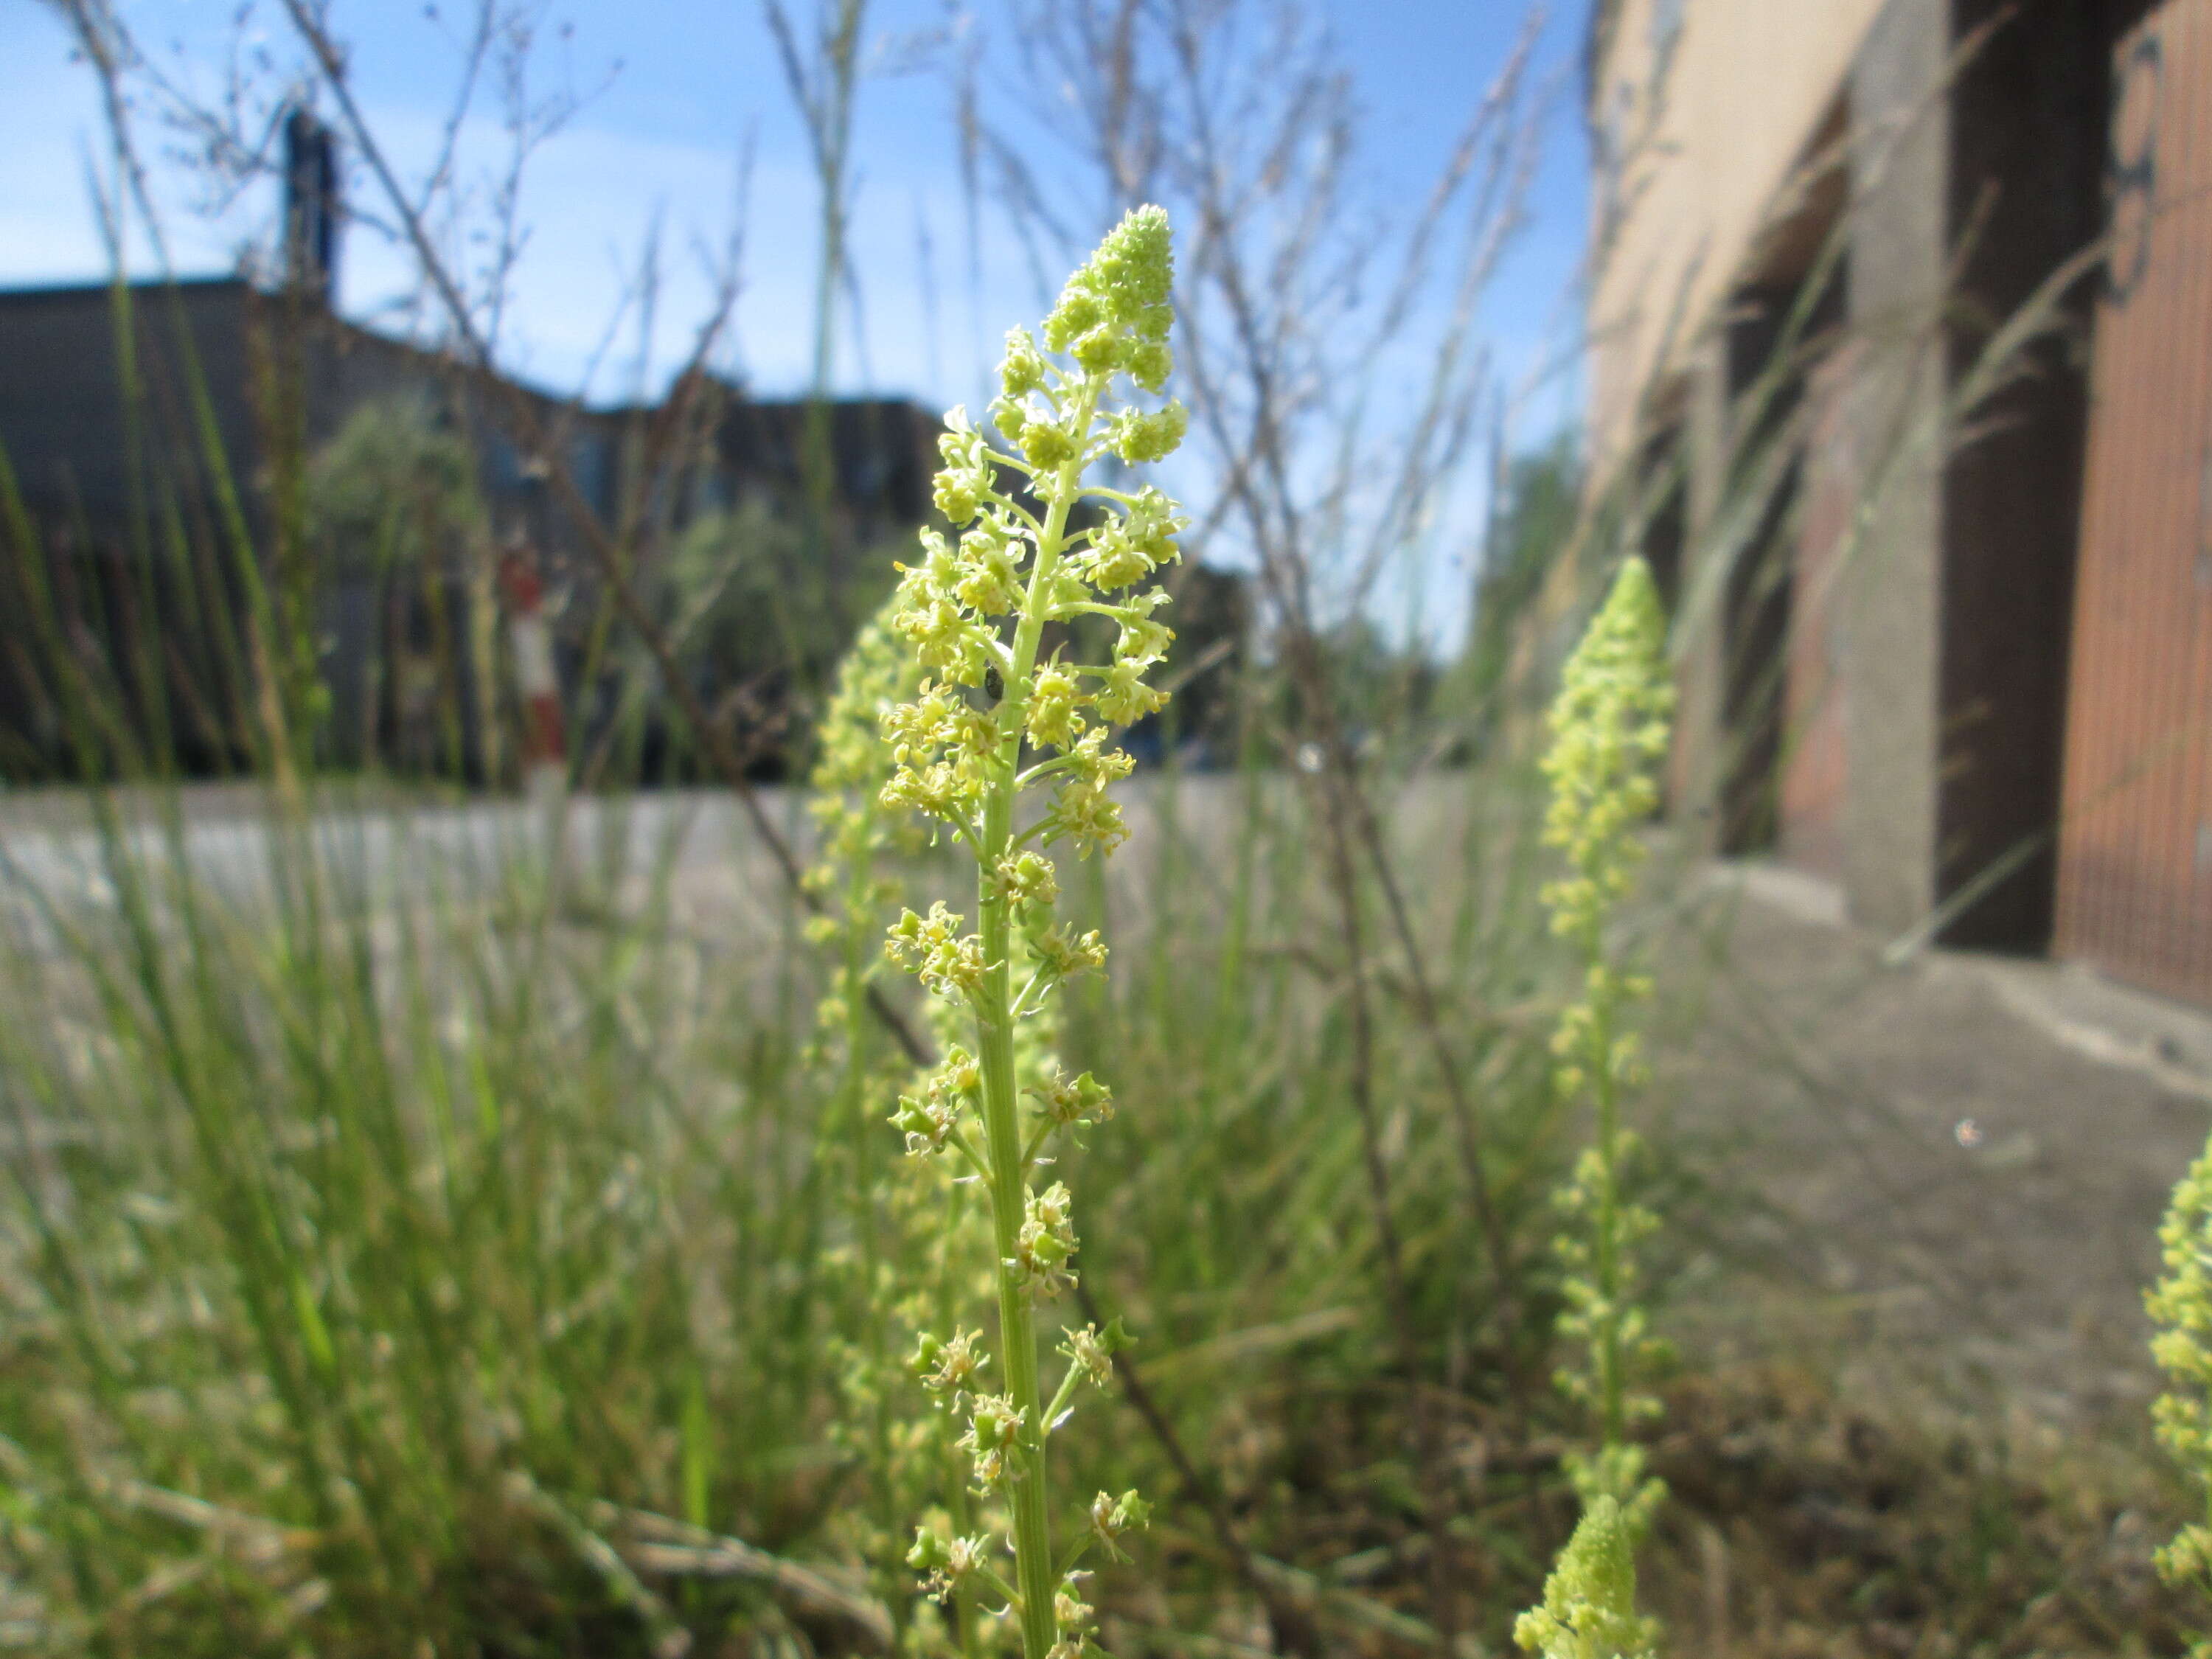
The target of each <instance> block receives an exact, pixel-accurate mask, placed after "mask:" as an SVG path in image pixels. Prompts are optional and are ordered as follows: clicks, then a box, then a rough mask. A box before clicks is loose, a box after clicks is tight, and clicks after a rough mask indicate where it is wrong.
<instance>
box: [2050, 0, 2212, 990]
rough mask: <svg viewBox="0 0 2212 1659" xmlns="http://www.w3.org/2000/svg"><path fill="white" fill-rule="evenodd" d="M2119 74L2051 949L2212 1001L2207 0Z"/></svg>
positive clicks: (2184, 0) (2210, 64)
mask: <svg viewBox="0 0 2212 1659" xmlns="http://www.w3.org/2000/svg"><path fill="white" fill-rule="evenodd" d="M2113 75H2114V81H2113V92H2114V106H2113V123H2112V161H2111V163H2110V188H2111V211H2112V226H2111V228H2112V250H2111V256H2110V266H2109V269H2110V276H2109V283H2108V290H2107V292H2106V296H2105V298H2104V300H2103V301H2102V303H2101V304H2100V307H2099V310H2098V314H2097V319H2096V342H2095V360H2094V362H2093V367H2092V370H2091V380H2090V399H2091V401H2090V414H2089V435H2088V456H2087V477H2086V479H2085V489H2084V495H2083V501H2082V525H2081V566H2080V571H2079V574H2078V578H2077V580H2076V584H2075V609H2074V637H2073V656H2072V663H2071V666H2070V670H2069V684H2068V698H2069V702H2068V713H2067V732H2066V763H2065V765H2066V772H2065V793H2064V802H2063V816H2062V819H2061V823H2060V831H2059V859H2058V921H2057V942H2056V944H2057V951H2058V953H2059V954H2061V955H2062V956H2065V957H2072V958H2075V959H2077V960H2081V961H2086V962H2089V963H2094V964H2096V965H2097V966H2098V967H2100V968H2102V969H2106V970H2107V971H2109V972H2111V973H2112V974H2113V975H2116V976H2118V977H2120V978H2123V979H2127V980H2130V981H2135V982H2136V983H2138V984H2142V985H2146V986H2149V987H2154V988H2156V989H2159V990H2162V991H2166V992H2168V993H2171V994H2176V995H2179V996H2184V997H2187V998H2190V999H2192V1000H2197V1001H2200V1002H2212V0H2165V3H2163V4H2160V5H2158V6H2156V7H2154V8H2153V9H2151V10H2150V12H2149V13H2148V15H2146V16H2145V17H2144V19H2143V21H2142V22H2141V23H2140V24H2139V25H2138V26H2137V27H2136V28H2134V29H2133V30H2131V31H2130V33H2128V34H2127V35H2126V36H2125V37H2124V39H2123V40H2121V41H2120V42H2119V44H2118V46H2117V48H2116V49H2115V53H2114V61H2113Z"/></svg>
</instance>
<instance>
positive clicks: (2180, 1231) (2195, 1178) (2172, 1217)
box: [2144, 1146, 2212, 1659]
mask: <svg viewBox="0 0 2212 1659" xmlns="http://www.w3.org/2000/svg"><path fill="white" fill-rule="evenodd" d="M2159 1243H2160V1249H2161V1255H2162V1256H2163V1259H2164V1262H2165V1271H2164V1273H2161V1274H2160V1277H2159V1280H2158V1282H2157V1283H2156V1284H2155V1285H2153V1286H2152V1287H2151V1289H2150V1291H2149V1292H2148V1295H2147V1296H2146V1297H2144V1303H2145V1305H2146V1306H2147V1307H2148V1310H2149V1312H2150V1316H2151V1319H2152V1321H2153V1322H2154V1323H2155V1324H2156V1325H2157V1326H2158V1327H2159V1330H2158V1334H2156V1335H2155V1336H2154V1338H2153V1339H2152V1340H2151V1352H2152V1355H2153V1357H2154V1358H2156V1359H2157V1361H2158V1364H2159V1368H2160V1370H2163V1371H2164V1372H2165V1373H2166V1377H2167V1379H2168V1383H2169V1386H2168V1388H2167V1389H2166V1392H2165V1393H2164V1394H2163V1395H2160V1396H2159V1398H2158V1401H2157V1402H2156V1403H2155V1404H2154V1406H2153V1407H2152V1418H2153V1420H2154V1422H2155V1424H2156V1425H2157V1429H2158V1438H2159V1443H2160V1444H2161V1445H2163V1446H2164V1447H2165V1448H2166V1450H2167V1451H2169V1452H2170V1453H2172V1455H2173V1458H2174V1461H2175V1462H2178V1463H2179V1464H2180V1465H2181V1467H2182V1469H2183V1471H2184V1472H2185V1474H2187V1476H2188V1478H2189V1480H2190V1483H2191V1485H2192V1486H2196V1487H2197V1488H2198V1491H2199V1496H2200V1498H2201V1500H2202V1501H2203V1503H2204V1504H2206V1506H2207V1518H2206V1520H2204V1521H2199V1522H2191V1523H2190V1524H2189V1525H2188V1526H2185V1527H2184V1528H2182V1529H2181V1531H2180V1532H2179V1534H2177V1535H2176V1536H2175V1537H2174V1539H2173V1540H2172V1542H2171V1543H2169V1544H2167V1545H2166V1547H2164V1548H2163V1549H2161V1550H2160V1552H2159V1555H2158V1568H2159V1571H2160V1573H2161V1574H2163V1575H2164V1576H2165V1577H2166V1580H2167V1581H2168V1582H2169V1583H2172V1584H2175V1585H2176V1586H2179V1587H2185V1588H2194V1589H2197V1590H2199V1591H2200V1592H2203V1593H2204V1594H2206V1595H2212V1146H2208V1147H2207V1148H2206V1150H2205V1152H2204V1153H2203V1156H2201V1157H2200V1158H2197V1161H2196V1163H2194V1164H2191V1165H2190V1168H2189V1172H2188V1174H2186V1175H2185V1176H2183V1177H2182V1178H2181V1181H2180V1182H2179V1184H2178V1185H2177V1186H2176V1187H2175V1188H2174V1189H2173V1201H2172V1205H2171V1206H2169V1207H2168V1209H2167V1210H2166V1219H2165V1221H2164V1223H2163V1224H2161V1225H2160V1228H2159ZM2191 1653H2192V1654H2193V1655H2195V1656H2197V1659H2204V1656H2207V1655H2212V1636H2206V1637H2203V1638H2199V1639H2198V1641H2197V1643H2196V1644H2194V1645H2193V1646H2192V1647H2191Z"/></svg>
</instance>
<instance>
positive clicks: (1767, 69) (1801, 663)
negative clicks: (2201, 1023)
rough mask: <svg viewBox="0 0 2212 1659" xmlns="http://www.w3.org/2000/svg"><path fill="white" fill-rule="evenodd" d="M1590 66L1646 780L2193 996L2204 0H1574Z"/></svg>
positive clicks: (1724, 835)
mask: <svg viewBox="0 0 2212 1659" xmlns="http://www.w3.org/2000/svg"><path fill="white" fill-rule="evenodd" d="M1588 97H1589V123H1590V130H1591V133H1592V136H1593V140H1594V149H1595V191H1594V197H1595V200H1594V225H1593V234H1594V241H1595V249H1594V265H1593V269H1592V272H1591V282H1590V288H1589V329H1590V336H1591V340H1592V370H1591V379H1590V385H1589V440H1590V444H1591V450H1592V456H1593V460H1594V462H1595V469H1594V470H1595V473H1596V475H1598V476H1599V477H1609V478H1610V479H1612V480H1613V490H1614V495H1613V499H1614V501H1615V503H1616V505H1615V507H1614V508H1613V510H1615V511H1619V512H1621V513H1625V515H1626V520H1627V522H1628V524H1629V525H1630V527H1631V533H1632V537H1633V538H1634V539H1635V540H1636V541H1637V542H1638V543H1639V544H1641V545H1642V546H1643V547H1644V550H1646V551H1647V552H1648V553H1649V554H1650V556H1651V558H1652V560H1653V562H1654V565H1655V568H1656V569H1657V571H1658V573H1659V574H1660V576H1661V578H1662V588H1664V590H1665V591H1666V592H1668V595H1669V597H1670V600H1671V602H1672V603H1673V605H1674V607H1675V610H1676V612H1677V615H1678V617H1679V619H1680V628H1679V631H1678V635H1677V637H1678V641H1679V642H1680V651H1681V659H1680V691H1681V724H1680V741H1679V744H1678V752H1677V754H1676V757H1675V760H1674V768H1673V773H1672V776H1671V779H1670V786H1671V788H1670V793H1671V797H1672V800H1673V804H1674V809H1675V810H1676V811H1678V812H1680V814H1681V815H1682V816H1683V817H1684V818H1685V819H1686V821H1687V822H1689V823H1692V824H1693V825H1696V826H1698V827H1699V830H1700V832H1701V833H1702V834H1703V835H1704V836H1705V838H1706V839H1707V841H1708V842H1709V844H1710V845H1711V846H1712V847H1713V848H1715V849H1716V850H1720V851H1726V852H1754V851H1759V852H1768V853H1771V854H1773V855H1775V856H1778V857H1779V858H1780V859H1782V860H1786V861H1788V862H1789V863H1791V864H1793V865H1796V866H1800V867H1802V868H1805V869H1808V870H1810V871H1814V872H1819V873H1820V874H1823V875H1826V876H1828V877H1831V878H1834V879H1835V880H1837V881H1838V883H1839V884H1841V886H1842V888H1843V890H1844V893H1845V895H1846V896H1847V898H1848V901H1849V904H1850V909H1851V911H1852V913H1853V914H1854V915H1856V916H1857V918H1859V919H1860V920H1862V921H1864V922H1866V923H1868V924H1869V925H1872V926H1874V927H1879V928H1882V929H1885V930H1888V931H1891V932H1893V933H1906V932H1909V931H1911V930H1914V929H1917V928H1922V927H1932V928H1933V931H1934V932H1935V933H1936V935H1937V936H1939V937H1941V938H1942V939H1945V940H1947V941H1948V942H1952V943H1954V944H1959V945H1974V946H1984V947H1991V948H1998V949H2007V950H2024V951H2042V950H2050V951H2054V952H2055V953H2057V954H2058V955H2060V956H2062V957H2068V958H2070V959H2076V960H2081V961H2084V962H2088V963H2094V964H2096V965H2098V966H2099V967H2100V968H2103V969H2107V970H2109V971H2111V972H2112V973H2113V974H2115V975H2119V976H2122V977H2124V978H2127V979H2130V980H2132V981H2136V982H2138V983H2142V984H2145V985H2148V986H2152V987H2159V988H2161V989H2164V990H2166V991H2169V992H2172V993H2175V994H2180V995H2184V996H2186V997H2189V998H2191V999H2194V1000H2199V1001H2212V728H2208V721H2212V140H2208V137H2207V135H2208V134H2212V0H2161V3H2150V0H1886V3H1885V0H1819V3H1810V0H1802V3H1796V0H1793V3H1777V0H1599V3H1597V4H1596V6H1595V15H1594V17H1593V20H1592V27H1591V33H1590V39H1589V84H1588ZM1620 503H1625V504H1626V505H1620Z"/></svg>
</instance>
